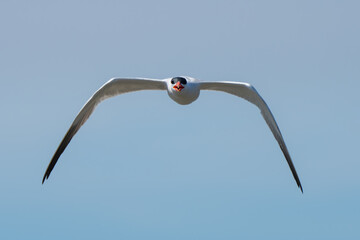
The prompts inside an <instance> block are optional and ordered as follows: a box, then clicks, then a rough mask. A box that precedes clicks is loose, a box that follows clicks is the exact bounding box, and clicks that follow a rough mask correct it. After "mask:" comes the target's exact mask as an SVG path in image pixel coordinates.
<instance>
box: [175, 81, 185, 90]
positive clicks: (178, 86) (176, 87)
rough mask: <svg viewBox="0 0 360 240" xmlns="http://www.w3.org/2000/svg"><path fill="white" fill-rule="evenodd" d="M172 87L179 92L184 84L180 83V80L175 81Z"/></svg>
mask: <svg viewBox="0 0 360 240" xmlns="http://www.w3.org/2000/svg"><path fill="white" fill-rule="evenodd" d="M173 88H174V89H175V90H176V91H178V92H180V91H181V90H182V89H183V88H184V86H183V85H181V83H180V82H177V83H176V84H175V86H173Z"/></svg>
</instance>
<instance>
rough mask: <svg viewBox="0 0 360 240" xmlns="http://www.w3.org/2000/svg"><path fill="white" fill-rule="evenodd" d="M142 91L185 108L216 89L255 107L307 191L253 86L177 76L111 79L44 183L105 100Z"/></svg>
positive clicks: (73, 127) (80, 116)
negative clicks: (165, 95)
mask: <svg viewBox="0 0 360 240" xmlns="http://www.w3.org/2000/svg"><path fill="white" fill-rule="evenodd" d="M140 90H166V91H167V93H168V95H169V96H170V98H171V99H172V100H174V101H175V102H177V103H179V104H181V105H187V104H190V103H192V102H194V101H195V100H196V99H197V98H198V97H199V94H200V90H214V91H222V92H226V93H230V94H232V95H235V96H238V97H241V98H243V99H245V100H247V101H249V102H250V103H252V104H255V105H256V106H257V107H258V108H259V109H260V111H261V114H262V116H263V118H264V119H265V121H266V123H267V125H268V126H269V128H270V130H271V132H272V133H273V135H274V137H275V139H276V141H277V142H278V144H279V146H280V148H281V150H282V152H283V154H284V156H285V158H286V161H287V163H288V164H289V167H290V170H291V172H292V174H293V176H294V178H295V181H296V183H297V185H298V187H299V188H300V190H301V192H303V189H302V186H301V183H300V179H299V177H298V175H297V173H296V170H295V167H294V164H293V162H292V160H291V157H290V154H289V152H288V150H287V147H286V145H285V142H284V139H283V137H282V135H281V132H280V129H279V127H278V125H277V124H276V121H275V118H274V116H273V115H272V113H271V111H270V109H269V107H268V106H267V104H266V103H265V101H264V100H263V99H262V97H261V96H260V95H259V94H258V92H257V91H256V89H255V88H254V87H253V86H251V85H250V84H249V83H244V82H201V81H199V80H197V79H195V78H192V77H174V78H166V79H149V78H113V79H111V80H109V81H108V82H107V83H105V84H104V85H103V86H102V87H101V88H99V90H97V91H96V92H95V93H94V95H93V96H92V97H91V98H90V99H89V100H88V101H87V102H86V103H85V105H84V106H83V107H82V109H81V110H80V112H79V113H78V115H77V116H76V118H75V120H74V122H73V123H72V124H71V126H70V129H69V130H68V131H67V133H66V134H65V137H64V139H63V140H62V141H61V143H60V145H59V147H58V148H57V150H56V152H55V154H54V156H53V157H52V159H51V161H50V163H49V166H48V167H47V169H46V172H45V174H44V178H43V180H42V183H44V181H45V180H46V179H48V178H49V176H50V173H51V171H52V170H53V168H54V166H55V164H56V162H57V161H58V159H59V157H60V155H61V154H62V153H63V152H64V150H65V148H66V146H67V145H68V144H69V142H70V141H71V139H72V138H73V136H74V135H75V134H76V133H77V131H78V130H79V129H80V127H81V126H82V125H83V124H84V123H85V122H86V120H87V119H88V118H89V117H90V115H91V114H92V112H93V111H94V109H95V107H96V106H97V105H98V104H99V103H100V102H101V101H103V100H105V99H107V98H110V97H114V96H117V95H120V94H123V93H128V92H134V91H140Z"/></svg>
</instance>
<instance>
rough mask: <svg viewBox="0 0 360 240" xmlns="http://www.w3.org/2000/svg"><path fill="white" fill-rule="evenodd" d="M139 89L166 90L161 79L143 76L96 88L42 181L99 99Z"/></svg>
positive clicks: (61, 144) (57, 151) (114, 80)
mask: <svg viewBox="0 0 360 240" xmlns="http://www.w3.org/2000/svg"><path fill="white" fill-rule="evenodd" d="M140 90H166V82H165V81H163V80H156V79H145V78H114V79H111V80H109V81H108V82H107V83H105V84H104V85H103V86H102V87H101V88H99V90H97V91H96V92H95V93H94V95H93V96H92V97H91V98H90V99H89V100H88V101H87V102H86V103H85V105H84V106H83V107H82V109H81V110H80V112H79V113H78V115H77V116H76V118H75V120H74V122H73V123H72V124H71V126H70V128H69V130H68V131H67V133H66V134H65V137H64V139H63V140H62V141H61V143H60V145H59V147H58V148H57V150H56V152H55V154H54V156H53V157H52V159H51V161H50V163H49V166H48V167H47V169H46V172H45V174H44V178H43V180H42V183H44V181H45V180H46V179H48V178H49V176H50V173H51V171H52V170H53V168H54V166H55V164H56V162H57V161H58V159H59V157H60V155H61V154H62V153H63V152H64V150H65V148H66V146H67V145H68V144H69V142H70V141H71V139H72V138H73V136H74V135H75V134H76V132H77V131H78V130H79V129H80V127H81V126H82V125H83V124H84V123H85V122H86V120H87V119H88V118H89V117H90V115H91V113H92V112H93V111H94V109H95V107H96V106H97V105H98V104H99V103H100V102H101V101H103V100H105V99H107V98H110V97H113V96H116V95H119V94H123V93H127V92H134V91H140Z"/></svg>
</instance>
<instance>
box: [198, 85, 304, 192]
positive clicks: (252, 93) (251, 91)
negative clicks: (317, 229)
mask: <svg viewBox="0 0 360 240" xmlns="http://www.w3.org/2000/svg"><path fill="white" fill-rule="evenodd" d="M200 89H202V90H215V91H223V92H227V93H230V94H232V95H235V96H238V97H241V98H243V99H245V100H247V101H249V102H250V103H252V104H255V105H256V106H257V107H258V108H259V109H260V111H261V115H262V116H263V118H264V119H265V122H266V123H267V125H268V126H269V128H270V130H271V132H272V133H273V135H274V137H275V139H276V141H277V142H278V144H279V146H280V148H281V151H282V152H283V154H284V156H285V158H286V161H287V163H288V164H289V167H290V170H291V172H292V174H293V176H294V179H295V181H296V183H297V185H298V187H299V188H300V190H301V192H303V189H302V186H301V182H300V179H299V176H298V174H297V172H296V170H295V166H294V164H293V162H292V160H291V157H290V154H289V151H288V149H287V147H286V145H285V141H284V139H283V137H282V135H281V132H280V129H279V127H278V125H277V123H276V121H275V118H274V116H273V114H272V113H271V111H270V108H269V107H268V106H267V104H266V102H265V101H264V99H263V98H262V97H261V96H260V94H259V93H258V92H257V91H256V89H255V88H254V87H253V86H251V85H250V84H248V83H243V82H201V83H200Z"/></svg>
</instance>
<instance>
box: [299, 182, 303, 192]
mask: <svg viewBox="0 0 360 240" xmlns="http://www.w3.org/2000/svg"><path fill="white" fill-rule="evenodd" d="M299 188H300V190H301V193H302V194H304V191H303V188H302V186H301V184H299Z"/></svg>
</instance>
